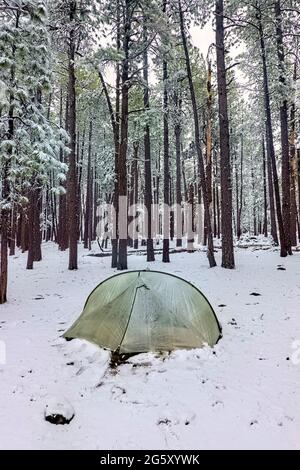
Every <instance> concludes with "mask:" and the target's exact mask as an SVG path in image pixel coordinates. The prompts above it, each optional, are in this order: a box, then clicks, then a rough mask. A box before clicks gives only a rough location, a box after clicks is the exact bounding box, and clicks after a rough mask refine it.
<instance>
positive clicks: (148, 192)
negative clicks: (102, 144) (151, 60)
mask: <svg viewBox="0 0 300 470" xmlns="http://www.w3.org/2000/svg"><path fill="white" fill-rule="evenodd" d="M143 42H144V53H143V79H144V108H145V112H146V113H147V111H148V112H149V110H150V100H149V83H148V66H149V65H148V51H147V42H148V33H147V24H146V18H145V17H144V18H143ZM146 119H147V118H146ZM144 154H145V208H146V217H147V221H146V226H147V261H148V262H151V261H155V257H154V248H153V237H152V229H153V227H152V204H153V197H152V171H151V144H150V127H149V123H148V122H147V123H146V126H145V128H144Z"/></svg>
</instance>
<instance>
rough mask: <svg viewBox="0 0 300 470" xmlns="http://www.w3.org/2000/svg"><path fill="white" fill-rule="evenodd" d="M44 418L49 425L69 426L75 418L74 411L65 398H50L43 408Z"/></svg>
mask: <svg viewBox="0 0 300 470" xmlns="http://www.w3.org/2000/svg"><path fill="white" fill-rule="evenodd" d="M44 416H45V420H46V421H49V423H51V424H69V423H70V422H71V421H72V419H73V418H74V416H75V410H74V408H73V406H72V405H71V403H70V402H69V401H68V400H67V399H66V398H62V399H61V398H59V399H56V398H51V399H49V400H48V402H47V404H46V406H45V412H44Z"/></svg>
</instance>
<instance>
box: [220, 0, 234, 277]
mask: <svg viewBox="0 0 300 470" xmlns="http://www.w3.org/2000/svg"><path fill="white" fill-rule="evenodd" d="M216 48H217V76H218V97H219V128H220V157H221V162H220V167H221V218H222V267H223V268H227V269H233V268H234V266H235V264H234V248H233V232H232V186H231V164H230V142H229V121H228V104H227V84H226V67H225V45H224V2H223V0H216Z"/></svg>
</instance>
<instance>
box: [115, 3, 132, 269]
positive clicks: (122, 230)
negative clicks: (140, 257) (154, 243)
mask: <svg viewBox="0 0 300 470" xmlns="http://www.w3.org/2000/svg"><path fill="white" fill-rule="evenodd" d="M130 4H131V1H130V0H125V11H124V13H125V18H124V37H123V55H124V58H123V60H122V74H121V75H122V78H121V84H122V90H121V102H122V106H121V137H120V150H119V158H118V160H119V161H118V182H119V184H118V191H119V211H118V212H119V213H118V215H119V217H118V221H119V222H118V225H119V227H118V229H119V253H118V266H117V269H118V270H123V269H127V237H128V234H127V167H126V163H127V149H128V111H129V102H128V94H129V42H130V37H131V9H130Z"/></svg>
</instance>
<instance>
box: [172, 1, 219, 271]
mask: <svg viewBox="0 0 300 470" xmlns="http://www.w3.org/2000/svg"><path fill="white" fill-rule="evenodd" d="M178 5H179V15H180V31H181V38H182V44H183V49H184V54H185V63H186V70H187V75H188V81H189V89H190V95H191V101H192V107H193V116H194V132H195V145H196V151H197V156H198V165H199V173H200V175H199V176H200V181H201V187H202V197H203V204H204V217H205V220H206V233H207V242H208V243H207V257H208V261H209V265H210V267H211V268H212V267H214V266H216V261H215V256H214V245H213V236H212V228H211V219H210V213H209V202H208V195H207V187H206V177H205V169H204V162H203V155H202V148H201V140H200V128H199V117H198V108H197V101H196V94H195V88H194V83H193V78H192V69H191V64H190V56H189V50H188V45H187V40H186V33H185V24H184V14H183V10H182V7H181V0H179V2H178Z"/></svg>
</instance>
